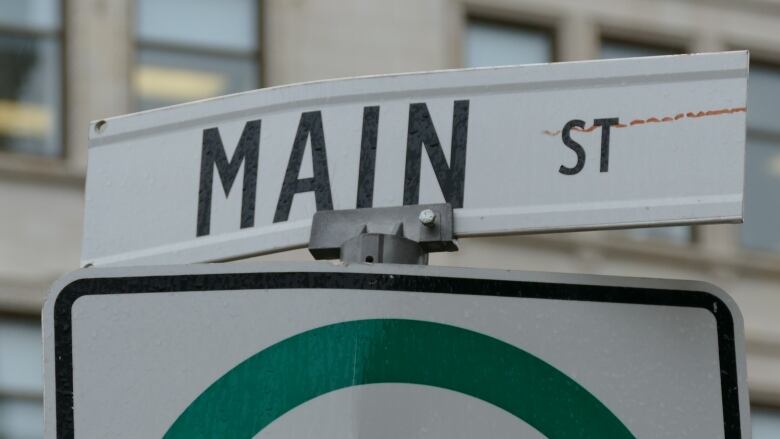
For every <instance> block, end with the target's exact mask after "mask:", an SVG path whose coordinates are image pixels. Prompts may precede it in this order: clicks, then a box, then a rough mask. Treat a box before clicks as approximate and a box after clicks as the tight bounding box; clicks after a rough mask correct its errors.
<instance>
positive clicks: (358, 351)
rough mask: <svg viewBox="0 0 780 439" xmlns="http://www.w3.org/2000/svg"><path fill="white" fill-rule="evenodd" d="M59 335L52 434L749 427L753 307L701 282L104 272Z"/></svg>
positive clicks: (404, 273)
mask: <svg viewBox="0 0 780 439" xmlns="http://www.w3.org/2000/svg"><path fill="white" fill-rule="evenodd" d="M442 293H446V294H442ZM44 334H45V338H44V341H45V374H46V382H47V384H53V385H47V386H46V388H45V403H46V404H45V406H46V409H47V412H46V435H47V437H50V438H55V437H56V438H62V439H71V438H95V437H111V438H117V439H119V438H130V437H132V438H137V437H163V438H167V439H173V438H201V437H202V438H214V437H241V438H251V437H263V438H281V437H312V436H317V437H345V438H352V437H354V438H357V437H411V436H415V435H419V434H420V432H425V437H430V438H452V437H500V438H504V437H506V438H509V437H524V438H543V437H546V438H552V439H558V438H567V439H572V438H596V437H598V438H620V439H629V438H654V439H673V438H674V439H677V438H681V437H687V438H702V439H704V438H707V439H719V438H721V439H748V438H749V437H750V425H749V414H748V411H747V410H748V399H747V388H746V385H745V364H744V341H743V334H742V321H741V317H740V314H739V311H738V310H737V308H736V306H735V305H734V303H733V302H732V300H731V299H730V298H729V297H728V296H727V295H726V294H725V293H723V292H722V291H720V290H718V289H717V288H715V287H713V286H711V285H709V284H705V283H701V282H686V281H665V280H649V279H641V280H640V279H630V278H616V277H604V276H585V275H562V274H549V273H547V274H543V273H523V272H505V271H490V270H469V269H455V268H441V267H423V266H412V265H385V264H378V265H373V266H372V265H360V264H356V265H349V266H337V265H333V264H330V263H308V264H305V263H299V264H275V265H274V264H264V265H261V266H254V265H246V266H242V265H241V264H228V265H222V266H214V265H212V266H199V265H192V266H179V267H171V266H169V267H150V268H114V269H109V268H103V269H99V268H93V269H85V270H82V271H79V272H76V273H74V274H71V275H69V276H67V277H65V278H64V279H62V280H61V281H59V282H58V283H57V285H55V286H54V288H53V290H52V294H51V296H50V298H49V300H48V302H47V303H46V307H45V309H44ZM258 434H259V436H258Z"/></svg>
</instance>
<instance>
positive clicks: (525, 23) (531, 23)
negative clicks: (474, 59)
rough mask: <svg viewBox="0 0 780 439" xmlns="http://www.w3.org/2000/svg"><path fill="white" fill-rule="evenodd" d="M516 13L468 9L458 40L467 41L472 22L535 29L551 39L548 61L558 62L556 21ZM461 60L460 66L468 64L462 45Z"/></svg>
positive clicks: (461, 42) (464, 15)
mask: <svg viewBox="0 0 780 439" xmlns="http://www.w3.org/2000/svg"><path fill="white" fill-rule="evenodd" d="M507 15H509V16H507ZM514 15H515V14H505V13H501V12H499V11H493V12H490V11H487V10H482V9H476V10H475V9H472V8H470V9H468V10H467V12H466V13H465V14H463V22H462V24H461V26H462V28H461V29H462V31H461V35H460V38H459V39H458V41H459V42H460V45H461V46H462V45H463V42H464V41H465V38H466V35H467V34H468V27H469V24H471V23H474V22H476V23H484V24H493V25H497V26H504V27H508V28H520V29H524V30H529V31H534V32H539V33H543V34H545V35H546V36H547V37H548V39H549V41H550V51H549V53H548V58H549V60H550V61H548V62H556V61H558V56H559V53H558V51H559V50H558V43H559V41H558V37H557V35H558V32H557V31H556V26H555V24H554V23H552V22H551V21H550V20H545V19H541V18H538V19H533V18H528V17H523V18H515V17H514ZM460 52H461V54H460V62H459V68H464V66H465V64H466V60H465V53H464V51H463V49H462V47H461V50H460Z"/></svg>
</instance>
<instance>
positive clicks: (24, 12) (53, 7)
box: [0, 0, 60, 31]
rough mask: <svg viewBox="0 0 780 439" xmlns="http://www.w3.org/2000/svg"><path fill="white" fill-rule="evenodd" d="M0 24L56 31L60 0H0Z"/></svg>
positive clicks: (58, 22) (58, 25)
mask: <svg viewBox="0 0 780 439" xmlns="http://www.w3.org/2000/svg"><path fill="white" fill-rule="evenodd" d="M0 25H2V26H10V27H14V28H24V29H34V30H39V31H56V30H58V29H59V28H60V0H0Z"/></svg>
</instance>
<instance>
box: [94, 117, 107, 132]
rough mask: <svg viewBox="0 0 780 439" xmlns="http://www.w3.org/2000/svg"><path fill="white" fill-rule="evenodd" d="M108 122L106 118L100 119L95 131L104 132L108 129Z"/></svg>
mask: <svg viewBox="0 0 780 439" xmlns="http://www.w3.org/2000/svg"><path fill="white" fill-rule="evenodd" d="M106 124H107V122H106V121H105V120H99V121H97V122H96V123H95V132H96V133H102V132H103V130H104V129H106Z"/></svg>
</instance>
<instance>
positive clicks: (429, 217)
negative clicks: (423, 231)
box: [418, 209, 436, 227]
mask: <svg viewBox="0 0 780 439" xmlns="http://www.w3.org/2000/svg"><path fill="white" fill-rule="evenodd" d="M418 218H419V219H420V222H421V223H423V225H424V226H426V227H433V225H434V223H436V212H434V211H433V210H431V209H425V210H423V211H422V212H420V216H419V217H418Z"/></svg>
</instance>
